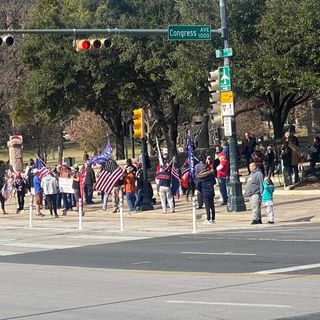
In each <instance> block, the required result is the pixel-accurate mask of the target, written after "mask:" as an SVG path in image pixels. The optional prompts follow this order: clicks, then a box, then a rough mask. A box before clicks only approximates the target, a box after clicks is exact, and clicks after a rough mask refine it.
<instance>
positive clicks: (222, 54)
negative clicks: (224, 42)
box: [216, 48, 233, 58]
mask: <svg viewBox="0 0 320 320" xmlns="http://www.w3.org/2000/svg"><path fill="white" fill-rule="evenodd" d="M232 54H233V51H232V48H226V49H218V50H216V58H227V57H232Z"/></svg>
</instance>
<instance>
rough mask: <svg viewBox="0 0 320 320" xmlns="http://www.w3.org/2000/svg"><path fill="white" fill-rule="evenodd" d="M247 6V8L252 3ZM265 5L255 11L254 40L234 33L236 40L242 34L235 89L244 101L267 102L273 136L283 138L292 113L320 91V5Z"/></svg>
mask: <svg viewBox="0 0 320 320" xmlns="http://www.w3.org/2000/svg"><path fill="white" fill-rule="evenodd" d="M245 2H246V3H247V8H249V2H250V1H245ZM263 2H264V1H262V2H259V4H260V7H259V8H258V9H259V10H257V8H252V9H251V12H252V10H256V11H254V12H255V14H253V17H254V19H253V20H254V21H255V28H253V27H252V26H251V28H250V29H251V32H249V35H251V40H250V37H249V36H248V34H247V33H243V34H242V33H241V32H240V33H239V32H238V33H236V31H235V30H234V34H233V39H235V37H236V35H240V37H239V38H240V40H238V41H235V43H236V45H237V49H238V50H239V54H238V55H237V56H236V57H235V67H234V70H235V79H236V88H238V90H239V93H240V94H242V96H247V97H248V96H256V97H258V98H259V99H261V101H263V105H262V107H261V109H262V112H263V113H264V116H265V120H270V121H271V122H272V124H273V129H274V137H275V138H281V137H282V132H283V127H284V124H285V121H286V120H287V117H288V114H289V112H290V110H291V109H293V108H294V107H296V106H298V105H300V104H302V103H304V102H306V101H308V100H309V99H311V98H312V96H313V95H314V94H317V93H318V92H319V86H320V77H319V40H318V39H319V36H318V28H316V27H315V26H318V25H319V23H320V14H319V13H318V10H316V8H317V6H318V4H319V3H318V1H306V0H305V1H298V0H294V1H289V0H286V1H281V2H279V1H276V0H270V1H267V2H266V3H265V4H264V3H263ZM233 4H234V5H235V6H236V3H235V2H234V3H233ZM242 4H243V2H242V3H241V5H242ZM249 10H250V9H249ZM240 17H241V15H240ZM251 18H252V17H251Z"/></svg>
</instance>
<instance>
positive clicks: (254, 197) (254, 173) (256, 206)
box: [246, 162, 263, 224]
mask: <svg viewBox="0 0 320 320" xmlns="http://www.w3.org/2000/svg"><path fill="white" fill-rule="evenodd" d="M249 169H250V171H251V173H250V175H249V178H248V180H247V185H246V195H247V196H248V197H250V200H251V206H252V222H251V224H261V223H262V220H261V196H262V192H263V174H262V172H261V171H260V170H258V168H257V165H256V164H255V163H254V162H252V163H250V165H249Z"/></svg>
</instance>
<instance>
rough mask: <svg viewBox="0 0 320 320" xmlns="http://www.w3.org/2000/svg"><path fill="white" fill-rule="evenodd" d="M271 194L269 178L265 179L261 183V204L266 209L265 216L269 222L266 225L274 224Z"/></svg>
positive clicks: (271, 188) (272, 189)
mask: <svg viewBox="0 0 320 320" xmlns="http://www.w3.org/2000/svg"><path fill="white" fill-rule="evenodd" d="M273 192H274V185H273V182H272V180H271V179H270V178H266V179H265V180H264V181H263V193H262V202H263V204H264V205H265V206H266V207H267V214H268V218H269V221H268V222H267V223H271V224H273V223H274V212H273Z"/></svg>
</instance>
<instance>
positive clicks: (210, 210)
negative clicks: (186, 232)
mask: <svg viewBox="0 0 320 320" xmlns="http://www.w3.org/2000/svg"><path fill="white" fill-rule="evenodd" d="M203 202H204V205H205V207H206V213H207V220H208V221H209V220H213V221H214V220H215V218H216V215H215V208H214V192H213V191H212V193H211V194H207V193H206V194H204V195H203Z"/></svg>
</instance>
